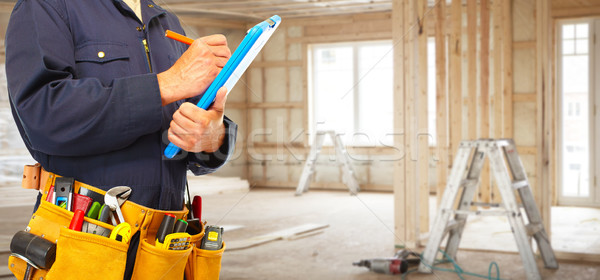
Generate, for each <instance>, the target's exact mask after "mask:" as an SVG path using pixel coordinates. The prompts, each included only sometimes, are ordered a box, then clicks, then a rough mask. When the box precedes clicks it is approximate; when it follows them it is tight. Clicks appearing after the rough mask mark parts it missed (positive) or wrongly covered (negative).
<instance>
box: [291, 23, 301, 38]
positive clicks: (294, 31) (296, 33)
mask: <svg viewBox="0 0 600 280" xmlns="http://www.w3.org/2000/svg"><path fill="white" fill-rule="evenodd" d="M303 34H304V27H303V26H297V25H293V26H290V27H288V28H287V36H288V38H297V37H302V35H303Z"/></svg>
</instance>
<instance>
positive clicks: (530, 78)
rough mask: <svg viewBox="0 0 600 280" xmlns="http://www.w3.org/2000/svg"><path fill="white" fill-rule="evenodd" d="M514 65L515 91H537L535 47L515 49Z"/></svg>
mask: <svg viewBox="0 0 600 280" xmlns="http://www.w3.org/2000/svg"><path fill="white" fill-rule="evenodd" d="M513 66H514V70H513V72H514V74H515V75H514V82H513V83H514V93H515V94H516V93H530V92H535V49H517V50H514V51H513ZM515 116H517V115H516V114H515Z"/></svg>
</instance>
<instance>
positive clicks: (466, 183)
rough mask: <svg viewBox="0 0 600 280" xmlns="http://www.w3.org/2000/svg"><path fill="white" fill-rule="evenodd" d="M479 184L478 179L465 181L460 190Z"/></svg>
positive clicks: (461, 182) (461, 183) (462, 182)
mask: <svg viewBox="0 0 600 280" xmlns="http://www.w3.org/2000/svg"><path fill="white" fill-rule="evenodd" d="M478 182H479V180H477V179H464V180H462V181H460V186H459V187H460V188H466V187H472V186H474V185H477V183H478Z"/></svg>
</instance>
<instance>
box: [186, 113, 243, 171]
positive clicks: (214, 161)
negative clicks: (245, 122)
mask: <svg viewBox="0 0 600 280" xmlns="http://www.w3.org/2000/svg"><path fill="white" fill-rule="evenodd" d="M223 124H224V125H225V137H224V138H223V144H222V145H221V147H219V149H218V150H217V151H216V152H214V153H204V152H202V153H190V154H189V155H188V161H189V164H188V168H189V169H190V170H191V171H192V172H193V173H194V175H196V176H198V175H204V174H208V173H213V172H215V171H217V169H219V168H220V167H221V166H223V165H224V164H225V163H226V162H227V161H228V160H229V159H231V156H232V155H233V154H234V152H235V142H236V138H237V124H236V123H234V122H233V121H232V120H230V119H229V118H227V117H225V118H224V119H223Z"/></svg>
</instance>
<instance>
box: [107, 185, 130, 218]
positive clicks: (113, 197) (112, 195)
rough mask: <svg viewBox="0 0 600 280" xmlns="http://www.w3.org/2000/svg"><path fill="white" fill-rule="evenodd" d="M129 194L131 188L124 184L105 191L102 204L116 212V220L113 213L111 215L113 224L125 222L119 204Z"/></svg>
mask: <svg viewBox="0 0 600 280" xmlns="http://www.w3.org/2000/svg"><path fill="white" fill-rule="evenodd" d="M129 195H131V188H130V187H126V186H119V187H114V188H112V189H110V190H108V191H107V192H106V194H105V195H104V204H106V206H108V207H110V210H111V211H113V213H116V215H117V218H118V221H117V220H115V217H114V215H113V216H112V222H113V225H118V224H119V223H123V222H125V219H124V218H123V213H122V212H121V205H122V204H123V203H124V202H125V200H127V198H129Z"/></svg>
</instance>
